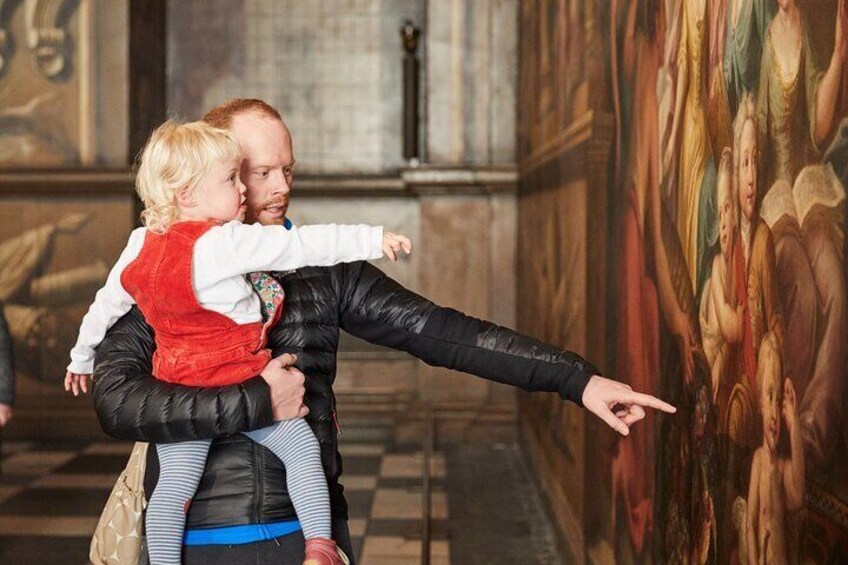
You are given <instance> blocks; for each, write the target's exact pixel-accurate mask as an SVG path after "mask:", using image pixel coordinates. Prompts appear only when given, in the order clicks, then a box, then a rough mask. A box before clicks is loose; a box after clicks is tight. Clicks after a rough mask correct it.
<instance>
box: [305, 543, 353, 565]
mask: <svg viewBox="0 0 848 565" xmlns="http://www.w3.org/2000/svg"><path fill="white" fill-rule="evenodd" d="M303 565H350V561H348V559H347V556H346V555H345V554H344V552H343V551H342V550H340V549H339V548H338V547H337V546H336V542H334V541H333V540H331V539H327V538H313V539H308V540H306V557H305V558H304V561H303Z"/></svg>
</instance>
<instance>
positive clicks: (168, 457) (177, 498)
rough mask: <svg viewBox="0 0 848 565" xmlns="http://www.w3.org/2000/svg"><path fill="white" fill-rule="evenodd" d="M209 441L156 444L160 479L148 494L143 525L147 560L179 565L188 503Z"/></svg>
mask: <svg viewBox="0 0 848 565" xmlns="http://www.w3.org/2000/svg"><path fill="white" fill-rule="evenodd" d="M211 443H212V442H211V441H210V440H198V441H184V442H181V443H167V444H157V445H156V452H157V453H158V454H159V467H160V470H159V482H157V483H156V488H155V489H154V490H153V494H152V495H151V496H150V503H149V504H148V506H147V517H146V520H145V526H146V528H147V543H148V546H149V553H150V563H151V564H154V565H160V564H164V565H171V564H172V563H174V564H177V565H179V563H180V557H181V554H182V548H183V532H184V531H185V518H186V512H187V511H188V504H189V502H190V501H191V499H192V497H193V496H194V493H195V492H197V485H198V483H199V482H200V477H201V476H203V468H204V467H205V466H206V455H207V454H208V453H209V445H210V444H211Z"/></svg>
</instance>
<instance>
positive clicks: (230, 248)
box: [68, 221, 383, 374]
mask: <svg viewBox="0 0 848 565" xmlns="http://www.w3.org/2000/svg"><path fill="white" fill-rule="evenodd" d="M146 233H147V229H146V228H138V229H136V230H134V231H133V232H132V233H131V234H130V238H129V241H128V242H127V246H126V247H125V248H124V250H123V252H122V253H121V256H120V257H119V258H118V261H117V263H115V266H114V267H113V268H112V271H111V272H110V273H109V276H108V278H107V279H106V284H104V285H103V288H101V289H100V290H99V291H98V292H97V295H96V296H95V298H94V303H93V304H92V305H91V308H89V310H88V313H87V314H86V315H85V317H84V318H83V320H82V325H81V326H80V332H79V338H78V339H77V343H76V345H75V346H74V348H73V349H72V350H71V363H70V365H68V370H69V371H71V372H72V373H78V374H90V373H91V372H92V371H93V370H94V349H95V347H97V346H98V345H99V344H100V342H101V341H102V340H103V337H104V336H105V335H106V332H107V330H108V329H109V328H110V327H112V325H113V324H114V323H115V322H116V321H118V320H119V319H120V318H121V317H122V316H123V315H124V314H126V313H127V312H128V311H129V310H130V308H132V306H133V304H135V299H134V298H133V297H132V296H130V294H129V293H128V292H127V291H126V289H124V287H123V285H122V284H121V274H122V273H123V272H124V269H125V268H126V267H127V265H129V264H130V263H132V262H133V261H134V260H135V259H136V257H138V254H139V252H140V251H141V248H142V246H143V245H144V239H145V236H146ZM382 256H383V228H382V227H380V226H367V225H356V226H352V225H351V226H346V225H336V224H328V225H314V226H303V227H299V228H298V227H292V228H291V229H288V230H287V229H286V228H284V227H283V226H262V225H259V224H243V223H241V222H239V221H232V222H229V223H226V224H223V225H221V226H214V227H212V228H211V229H209V231H207V232H206V233H204V234H203V235H202V236H200V238H198V240H197V242H196V243H195V246H194V254H193V256H192V287H193V288H194V292H195V294H196V296H197V301H198V302H199V303H200V305H201V306H203V307H204V308H206V309H207V310H211V311H213V312H218V313H219V314H223V315H224V316H227V317H228V318H230V319H231V320H233V321H234V322H236V323H237V324H250V323H254V322H259V321H261V320H262V310H261V305H260V302H259V297H258V296H257V295H256V293H255V292H254V291H253V287H252V286H251V285H250V283H249V282H247V280H245V278H244V276H243V275H245V274H247V273H253V272H257V271H288V270H292V269H299V268H301V267H308V266H312V267H324V266H330V265H335V264H337V263H346V262H350V261H360V260H368V259H379V258H380V257H382Z"/></svg>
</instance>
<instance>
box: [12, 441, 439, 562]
mask: <svg viewBox="0 0 848 565" xmlns="http://www.w3.org/2000/svg"><path fill="white" fill-rule="evenodd" d="M380 435H382V436H383V437H390V436H391V434H390V433H386V434H376V436H380ZM357 436H359V439H356V438H357ZM348 437H350V439H348ZM374 437H375V434H370V435H369V434H346V436H345V437H342V438H341V451H342V455H343V457H344V465H345V475H344V477H343V481H342V482H343V484H344V485H345V493H346V496H347V499H348V503H349V506H350V530H351V535H352V537H353V544H354V550H355V551H356V553H357V555H358V561H359V562H360V563H366V564H369V565H372V564H375V565H382V564H386V565H387V564H389V563H391V564H392V565H405V564H410V565H411V564H414V563H415V564H417V563H420V559H421V529H422V528H421V515H422V497H421V469H422V455H421V452H420V444H412V445H409V446H407V445H397V444H395V443H394V442H393V441H391V440H386V441H380V440H379V439H377V440H374ZM362 438H365V439H368V438H370V439H371V440H372V441H362V440H361V439H362ZM130 449H131V445H130V444H127V443H118V442H97V443H80V444H69V443H66V442H65V443H62V444H46V443H32V442H9V441H7V442H4V443H3V454H2V463H1V464H2V471H3V474H2V475H0V563H28V564H31V565H39V564H51V565H52V564H55V563H68V564H75V563H78V564H80V565H82V564H84V563H87V555H88V544H89V540H90V535H91V532H92V531H93V530H94V527H95V526H96V524H97V519H98V516H99V513H100V510H101V508H102V506H103V503H104V502H105V501H106V498H107V496H108V495H109V491H110V489H111V487H112V485H113V483H114V481H115V479H116V478H117V476H118V474H119V473H120V471H121V470H122V469H123V467H124V465H125V464H126V459H127V456H128V454H129V451H130ZM431 465H432V466H431V474H432V476H433V481H432V485H433V495H432V507H431V508H432V510H431V511H432V517H433V521H432V522H431V524H432V525H431V536H432V540H433V541H432V545H431V556H432V563H434V564H447V563H449V546H448V539H447V518H448V516H447V512H448V505H447V497H446V494H445V462H444V458H443V457H442V455H441V454H438V453H437V454H435V455H434V457H433V459H432V460H431Z"/></svg>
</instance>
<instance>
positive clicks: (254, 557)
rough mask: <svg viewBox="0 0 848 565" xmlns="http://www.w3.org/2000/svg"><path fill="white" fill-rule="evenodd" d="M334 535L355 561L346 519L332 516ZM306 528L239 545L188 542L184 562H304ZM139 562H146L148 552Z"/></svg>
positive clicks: (290, 564) (239, 564) (298, 564)
mask: <svg viewBox="0 0 848 565" xmlns="http://www.w3.org/2000/svg"><path fill="white" fill-rule="evenodd" d="M333 539H335V540H336V543H337V544H339V547H340V548H341V550H342V551H344V552H345V553H346V554H347V556H348V558H350V562H351V565H354V564H355V560H354V555H353V547H352V545H351V541H350V529H349V528H348V524H347V520H333ZM303 547H304V540H303V532H300V531H297V532H295V533H293V534H289V535H287V536H282V537H279V538H275V539H272V540H267V541H262V542H257V543H245V544H239V545H187V546H185V547H184V548H183V563H184V564H185V565H201V564H203V565H265V564H267V563H274V564H275V565H276V564H279V565H301V564H302V563H303ZM144 553H145V555H144V556H143V557H142V559H139V565H146V564H147V555H146V553H147V552H146V551H144Z"/></svg>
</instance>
